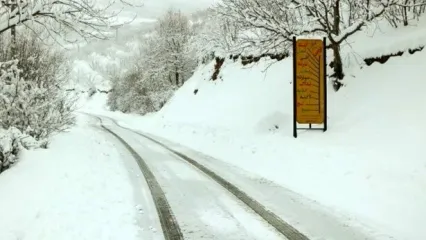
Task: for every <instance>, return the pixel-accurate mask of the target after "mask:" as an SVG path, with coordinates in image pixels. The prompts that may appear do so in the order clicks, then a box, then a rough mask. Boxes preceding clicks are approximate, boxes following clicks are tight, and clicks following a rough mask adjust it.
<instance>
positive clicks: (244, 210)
mask: <svg viewBox="0 0 426 240" xmlns="http://www.w3.org/2000/svg"><path fill="white" fill-rule="evenodd" d="M99 120H101V126H103V128H104V129H105V130H106V131H109V132H110V133H112V134H113V135H115V136H116V137H118V138H120V139H121V141H122V144H124V145H128V148H129V151H131V152H133V155H136V156H135V159H136V160H138V159H139V160H138V161H143V163H142V165H146V167H147V168H149V169H150V172H151V173H149V174H148V175H150V174H152V177H153V178H155V179H156V180H155V181H156V182H158V185H159V186H158V187H159V188H161V191H164V200H163V201H167V202H168V203H167V204H165V205H166V207H167V208H169V210H168V211H169V212H170V213H169V214H170V216H167V214H166V217H165V220H163V221H169V222H172V223H176V228H178V229H177V230H176V229H175V230H176V231H177V232H178V233H179V234H180V233H182V235H179V234H177V233H176V231H175V233H173V227H172V229H171V230H172V233H167V230H170V227H163V231H164V235H165V236H167V235H169V236H174V237H166V239H194V240H195V239H227V240H228V239H229V240H233V239H253V240H255V239H268V240H269V239H271V240H272V239H290V240H296V239H297V240H299V239H311V240H313V239H346V240H360V239H381V238H380V237H378V236H375V237H372V236H369V234H366V233H365V230H366V229H368V228H366V226H359V228H357V229H354V224H353V223H351V222H350V219H343V218H342V217H340V218H338V217H336V214H335V213H333V212H332V211H329V210H328V209H325V208H323V207H322V206H319V205H317V204H315V202H312V201H308V200H306V199H304V198H303V197H301V196H299V195H297V194H296V193H293V192H291V191H289V190H287V189H285V188H282V187H280V186H276V185H274V184H273V183H270V182H267V181H262V179H259V178H253V177H252V176H249V175H247V174H246V173H244V172H243V171H241V169H236V168H235V167H232V166H229V165H227V164H225V163H223V162H220V161H218V160H216V159H211V158H209V157H208V156H204V155H202V154H200V153H196V152H191V151H190V150H189V149H185V148H182V147H180V146H179V145H178V144H175V143H172V142H169V141H167V140H165V139H161V140H159V139H158V138H153V137H152V136H148V135H144V134H142V133H140V132H137V131H133V130H131V129H128V128H125V127H123V126H120V125H118V124H117V123H116V122H115V121H114V120H112V119H110V118H106V117H101V118H99ZM193 159H196V160H193ZM140 165H141V164H140ZM142 169H143V167H142ZM216 173H220V176H219V175H217V174H216ZM144 175H145V177H146V173H145V174H144ZM141 177H142V176H141ZM225 179H226V180H225ZM147 181H148V182H150V181H152V180H149V179H148V180H147ZM231 182H232V183H231ZM234 184H235V185H234ZM240 189H242V190H240ZM158 191H159V190H154V192H158ZM243 191H244V192H243ZM146 192H148V191H146ZM151 192H153V190H151ZM153 195H154V199H155V198H156V197H155V193H154V194H153ZM255 199H256V200H255ZM163 204H164V203H163ZM157 212H160V214H159V216H160V219H161V216H162V215H164V214H163V213H161V212H162V210H161V207H160V208H159V207H158V206H157ZM174 218H175V219H174ZM282 219H285V220H286V222H285V221H284V220H282ZM157 225H159V224H157ZM349 225H352V227H349ZM162 226H166V225H165V224H162ZM172 226H173V224H172ZM293 227H294V228H293ZM296 229H298V230H299V231H301V232H303V234H302V233H301V232H299V231H298V230H296ZM360 229H362V230H360ZM305 235H306V236H305Z"/></svg>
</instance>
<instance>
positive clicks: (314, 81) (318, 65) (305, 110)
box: [294, 39, 326, 124]
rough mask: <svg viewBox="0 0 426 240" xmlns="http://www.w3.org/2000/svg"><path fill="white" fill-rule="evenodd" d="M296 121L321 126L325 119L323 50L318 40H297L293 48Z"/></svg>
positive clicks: (322, 45) (321, 42)
mask: <svg viewBox="0 0 426 240" xmlns="http://www.w3.org/2000/svg"><path fill="white" fill-rule="evenodd" d="M295 50H296V51H295V53H294V55H295V56H294V57H295V64H296V66H294V68H295V85H296V86H295V91H296V92H295V95H296V96H295V101H296V103H295V106H296V121H297V122H298V123H301V124H322V123H324V118H325V114H324V112H325V98H326V95H325V94H326V93H325V84H326V83H325V72H324V69H325V66H324V64H325V63H324V59H325V56H324V54H325V49H324V43H323V41H322V40H319V39H298V40H297V41H296V46H295Z"/></svg>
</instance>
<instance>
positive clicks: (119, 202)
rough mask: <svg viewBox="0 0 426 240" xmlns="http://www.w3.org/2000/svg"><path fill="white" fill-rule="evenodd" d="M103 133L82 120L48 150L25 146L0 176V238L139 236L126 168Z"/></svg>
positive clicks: (54, 139) (134, 201)
mask: <svg viewBox="0 0 426 240" xmlns="http://www.w3.org/2000/svg"><path fill="white" fill-rule="evenodd" d="M106 136H107V135H105V134H103V133H100V132H98V131H96V130H94V129H90V127H89V126H88V123H87V122H85V121H83V119H80V123H79V126H78V127H75V128H73V129H72V130H71V131H70V132H68V133H66V134H60V135H57V136H56V137H54V138H53V140H52V142H51V144H50V148H49V149H47V150H42V149H39V150H35V151H23V152H22V156H21V158H20V159H21V160H20V162H19V164H17V165H16V166H14V167H13V168H11V169H9V170H7V171H5V172H4V173H2V174H1V175H0V182H1V184H0V196H1V197H0V215H1V217H0V239H2V240H13V239H46V240H48V239H129V240H131V239H140V238H141V234H142V232H141V231H142V230H141V228H140V227H139V226H138V223H137V222H136V221H137V219H138V218H139V217H140V213H138V209H137V208H136V201H137V199H136V198H135V195H134V189H133V187H132V184H131V180H130V178H129V173H128V171H127V169H126V168H125V166H124V164H123V160H122V159H123V156H122V153H121V152H120V151H117V148H116V147H115V146H114V144H113V143H112V142H111V141H109V140H108V139H106V138H105V137H106ZM129 170H130V169H129ZM135 189H136V188H135ZM141 189H142V188H141ZM141 189H137V192H140V191H141ZM144 207H145V206H144ZM142 227H145V226H142ZM146 229H147V230H146V231H150V230H149V229H148V226H146ZM151 239H152V238H151Z"/></svg>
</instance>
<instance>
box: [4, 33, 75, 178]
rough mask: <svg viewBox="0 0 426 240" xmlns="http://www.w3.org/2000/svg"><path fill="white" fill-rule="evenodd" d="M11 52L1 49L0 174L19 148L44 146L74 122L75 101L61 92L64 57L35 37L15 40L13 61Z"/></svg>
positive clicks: (65, 72)
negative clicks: (56, 133) (52, 136)
mask: <svg viewBox="0 0 426 240" xmlns="http://www.w3.org/2000/svg"><path fill="white" fill-rule="evenodd" d="M6 40H7V39H6ZM3 41H4V39H3ZM10 49H11V48H9V47H8V45H6V47H5V48H3V49H0V50H1V52H0V172H1V171H2V170H4V169H7V168H9V167H10V165H11V164H13V163H14V162H15V161H16V157H17V154H18V152H19V150H20V148H21V147H24V148H26V149H30V148H34V147H36V148H37V147H40V146H43V145H45V143H46V142H47V140H48V138H49V136H50V135H51V134H52V133H55V132H59V131H63V130H65V129H67V128H68V127H69V126H71V125H72V124H73V123H74V116H73V107H74V102H75V101H74V100H73V99H71V98H70V97H69V96H68V95H67V93H66V91H65V90H64V85H65V83H66V81H67V76H68V75H67V74H68V70H67V66H66V64H65V58H64V57H63V56H62V55H61V54H60V53H58V52H55V51H53V50H50V49H49V48H48V47H47V46H44V45H42V44H41V43H39V42H38V40H36V38H35V37H33V38H31V37H30V38H27V37H22V38H20V39H19V40H18V42H17V48H16V49H18V52H16V53H15V54H13V56H15V58H16V60H8V59H12V54H11V51H10Z"/></svg>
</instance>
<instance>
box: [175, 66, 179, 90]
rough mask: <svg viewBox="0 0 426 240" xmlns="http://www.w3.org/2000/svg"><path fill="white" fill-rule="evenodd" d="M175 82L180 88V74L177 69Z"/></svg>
mask: <svg viewBox="0 0 426 240" xmlns="http://www.w3.org/2000/svg"><path fill="white" fill-rule="evenodd" d="M175 81H176V86H178V87H179V72H178V71H177V69H176V72H175Z"/></svg>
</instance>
